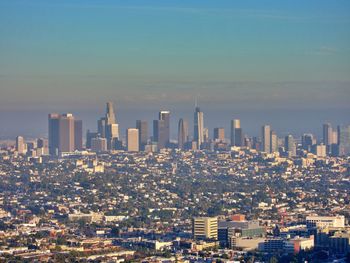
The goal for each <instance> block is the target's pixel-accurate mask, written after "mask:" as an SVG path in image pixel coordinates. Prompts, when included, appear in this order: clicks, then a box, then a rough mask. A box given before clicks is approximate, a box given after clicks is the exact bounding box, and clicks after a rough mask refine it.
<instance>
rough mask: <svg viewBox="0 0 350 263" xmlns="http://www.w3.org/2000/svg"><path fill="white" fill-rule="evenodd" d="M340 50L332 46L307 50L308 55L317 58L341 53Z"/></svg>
mask: <svg viewBox="0 0 350 263" xmlns="http://www.w3.org/2000/svg"><path fill="white" fill-rule="evenodd" d="M339 52H340V50H339V49H338V48H335V47H330V46H320V47H317V48H314V49H312V50H307V51H306V54H308V55H316V56H329V55H334V54H337V53H339Z"/></svg>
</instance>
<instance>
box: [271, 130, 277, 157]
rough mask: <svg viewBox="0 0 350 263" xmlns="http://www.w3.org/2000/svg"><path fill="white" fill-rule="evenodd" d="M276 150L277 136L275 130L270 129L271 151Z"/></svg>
mask: <svg viewBox="0 0 350 263" xmlns="http://www.w3.org/2000/svg"><path fill="white" fill-rule="evenodd" d="M275 152H278V137H277V134H276V132H275V131H271V153H275Z"/></svg>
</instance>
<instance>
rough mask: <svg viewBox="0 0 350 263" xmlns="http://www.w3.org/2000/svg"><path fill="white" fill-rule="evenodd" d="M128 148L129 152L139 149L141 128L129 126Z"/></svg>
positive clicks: (127, 131) (127, 134) (127, 132)
mask: <svg viewBox="0 0 350 263" xmlns="http://www.w3.org/2000/svg"><path fill="white" fill-rule="evenodd" d="M126 148H127V150H128V151H129V152H138V151H139V130H138V129H135V128H129V129H127V130H126Z"/></svg>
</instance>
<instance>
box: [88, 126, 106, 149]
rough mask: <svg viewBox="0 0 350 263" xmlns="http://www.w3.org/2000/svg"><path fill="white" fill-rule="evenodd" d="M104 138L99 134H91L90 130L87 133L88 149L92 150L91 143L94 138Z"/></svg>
mask: <svg viewBox="0 0 350 263" xmlns="http://www.w3.org/2000/svg"><path fill="white" fill-rule="evenodd" d="M99 136H100V137H102V136H101V135H100V134H99V133H98V132H91V131H90V130H88V131H87V132H86V148H87V149H91V142H92V139H93V138H97V137H99Z"/></svg>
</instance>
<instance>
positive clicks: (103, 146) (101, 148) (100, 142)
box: [91, 137, 107, 153]
mask: <svg viewBox="0 0 350 263" xmlns="http://www.w3.org/2000/svg"><path fill="white" fill-rule="evenodd" d="M91 150H92V151H93V152H97V153H99V152H105V151H107V139H106V138H102V137H95V138H92V139H91Z"/></svg>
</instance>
